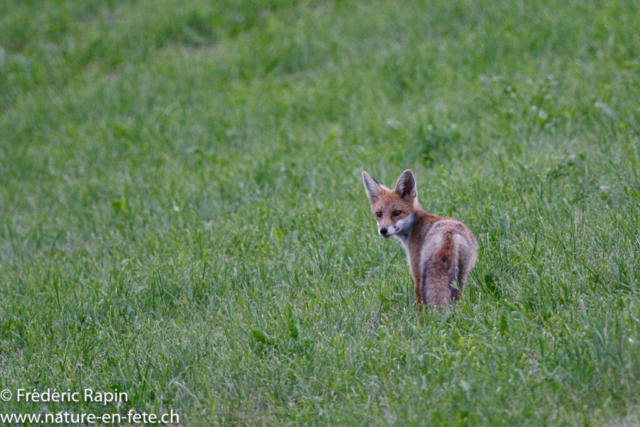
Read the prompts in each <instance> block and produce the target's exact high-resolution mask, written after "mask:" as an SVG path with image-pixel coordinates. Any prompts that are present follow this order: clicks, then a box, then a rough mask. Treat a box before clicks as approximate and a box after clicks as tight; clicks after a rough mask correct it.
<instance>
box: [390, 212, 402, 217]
mask: <svg viewBox="0 0 640 427" xmlns="http://www.w3.org/2000/svg"><path fill="white" fill-rule="evenodd" d="M401 213H402V211H393V214H392V215H393V216H398V215H400V214H401Z"/></svg>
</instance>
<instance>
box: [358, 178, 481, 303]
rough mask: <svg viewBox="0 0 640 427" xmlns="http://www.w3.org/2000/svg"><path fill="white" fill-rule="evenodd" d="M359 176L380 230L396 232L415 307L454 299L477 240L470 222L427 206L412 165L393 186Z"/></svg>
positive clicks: (470, 264)
mask: <svg viewBox="0 0 640 427" xmlns="http://www.w3.org/2000/svg"><path fill="white" fill-rule="evenodd" d="M362 178H363V181H364V189H365V190H366V192H367V196H368V197H369V202H370V203H371V210H372V211H373V215H374V217H375V219H376V221H378V232H379V233H380V235H381V236H382V237H385V238H388V237H391V236H395V237H397V238H398V239H399V240H400V241H401V242H402V245H403V246H404V249H405V251H406V252H407V260H408V261H409V267H410V268H411V274H413V278H414V280H415V284H414V286H413V291H414V293H415V295H416V302H417V303H418V307H419V309H420V310H422V307H423V305H428V306H431V307H434V308H436V309H442V308H444V307H445V306H446V305H447V304H449V302H450V301H451V300H452V299H453V300H456V301H457V300H458V299H459V298H460V292H462V291H464V285H465V283H466V281H467V276H468V275H469V272H470V271H471V269H472V268H473V265H474V264H475V262H476V258H477V256H478V241H477V240H476V237H475V236H474V235H473V233H472V232H471V230H470V229H469V227H467V226H466V225H465V224H463V223H462V222H460V221H457V220H455V219H453V218H446V217H441V216H437V215H433V214H430V213H429V212H427V211H425V210H424V208H423V207H422V206H421V205H420V203H418V192H417V189H416V180H415V178H414V176H413V173H412V172H411V171H410V170H406V171H404V172H403V173H402V175H400V178H398V182H396V187H395V189H393V190H390V189H388V188H387V187H385V186H384V185H382V184H380V183H379V182H378V181H376V180H375V179H373V178H372V177H371V175H369V174H368V173H366V172H362ZM456 280H457V281H458V288H456V287H454V286H455V281H456Z"/></svg>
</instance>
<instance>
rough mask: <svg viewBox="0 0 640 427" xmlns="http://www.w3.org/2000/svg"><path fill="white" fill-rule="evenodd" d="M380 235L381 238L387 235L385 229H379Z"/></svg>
mask: <svg viewBox="0 0 640 427" xmlns="http://www.w3.org/2000/svg"><path fill="white" fill-rule="evenodd" d="M380 234H382V235H383V236H386V235H387V229H386V228H381V229H380Z"/></svg>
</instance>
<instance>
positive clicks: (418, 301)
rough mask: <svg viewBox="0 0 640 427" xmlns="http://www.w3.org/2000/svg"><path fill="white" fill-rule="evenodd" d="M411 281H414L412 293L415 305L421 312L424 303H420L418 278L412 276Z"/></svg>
mask: <svg viewBox="0 0 640 427" xmlns="http://www.w3.org/2000/svg"><path fill="white" fill-rule="evenodd" d="M413 280H414V284H413V293H414V294H415V296H416V304H417V305H418V311H422V309H423V307H424V303H423V301H422V296H421V293H420V277H419V276H414V278H413Z"/></svg>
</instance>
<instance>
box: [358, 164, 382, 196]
mask: <svg viewBox="0 0 640 427" xmlns="http://www.w3.org/2000/svg"><path fill="white" fill-rule="evenodd" d="M362 182H364V190H365V191H366V192H367V197H368V198H369V202H374V201H375V200H377V199H378V197H380V194H381V193H382V189H381V188H380V183H379V182H378V181H376V180H375V179H373V178H371V175H369V174H368V173H366V172H365V171H362Z"/></svg>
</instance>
